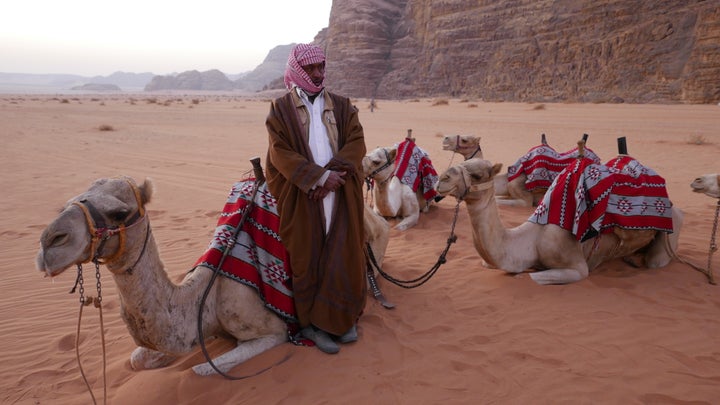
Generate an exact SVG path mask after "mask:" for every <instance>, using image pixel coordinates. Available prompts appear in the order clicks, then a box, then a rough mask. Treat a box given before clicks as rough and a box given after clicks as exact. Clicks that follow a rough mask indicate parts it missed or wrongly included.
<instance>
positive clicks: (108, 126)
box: [98, 124, 115, 131]
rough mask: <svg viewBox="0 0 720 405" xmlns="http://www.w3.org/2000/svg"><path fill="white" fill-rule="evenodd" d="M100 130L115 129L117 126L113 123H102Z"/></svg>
mask: <svg viewBox="0 0 720 405" xmlns="http://www.w3.org/2000/svg"><path fill="white" fill-rule="evenodd" d="M98 130H99V131H114V130H115V128H113V126H112V125H108V124H102V125H100V126H99V127H98Z"/></svg>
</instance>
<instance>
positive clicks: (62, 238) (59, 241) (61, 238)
mask: <svg viewBox="0 0 720 405" xmlns="http://www.w3.org/2000/svg"><path fill="white" fill-rule="evenodd" d="M68 237H69V236H68V234H66V233H62V234H58V235H54V236H53V237H52V238H51V239H50V241H49V243H48V245H47V246H48V247H57V246H61V245H63V244H64V243H65V242H67V240H68Z"/></svg>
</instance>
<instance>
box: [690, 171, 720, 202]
mask: <svg viewBox="0 0 720 405" xmlns="http://www.w3.org/2000/svg"><path fill="white" fill-rule="evenodd" d="M690 187H692V190H693V191H694V192H696V193H704V194H705V195H707V196H709V197H714V198H720V174H718V173H713V174H705V175H702V176H700V177H698V178H696V179H695V180H694V181H693V182H692V183H691V184H690Z"/></svg>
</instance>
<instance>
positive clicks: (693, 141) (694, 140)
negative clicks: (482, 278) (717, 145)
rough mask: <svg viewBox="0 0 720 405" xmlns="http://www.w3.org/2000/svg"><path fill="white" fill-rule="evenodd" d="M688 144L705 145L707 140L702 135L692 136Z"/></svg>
mask: <svg viewBox="0 0 720 405" xmlns="http://www.w3.org/2000/svg"><path fill="white" fill-rule="evenodd" d="M688 143H690V144H693V145H705V144H706V143H707V139H705V137H704V136H702V135H697V134H696V135H690V137H689V138H688Z"/></svg>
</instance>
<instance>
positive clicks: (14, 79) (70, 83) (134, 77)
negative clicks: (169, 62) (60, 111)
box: [0, 72, 155, 93]
mask: <svg viewBox="0 0 720 405" xmlns="http://www.w3.org/2000/svg"><path fill="white" fill-rule="evenodd" d="M154 76H155V75H154V74H152V73H125V72H115V73H113V74H111V75H110V76H95V77H85V76H79V75H69V74H30V73H0V93H54V92H63V91H69V90H74V91H78V90H79V91H86V90H89V91H92V90H90V89H89V88H82V86H84V85H88V84H103V85H115V86H117V87H118V88H119V89H121V90H123V91H138V90H142V89H143V88H144V87H145V85H146V84H147V83H149V82H150V80H152V78H153V77H154ZM105 88H106V87H105Z"/></svg>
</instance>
